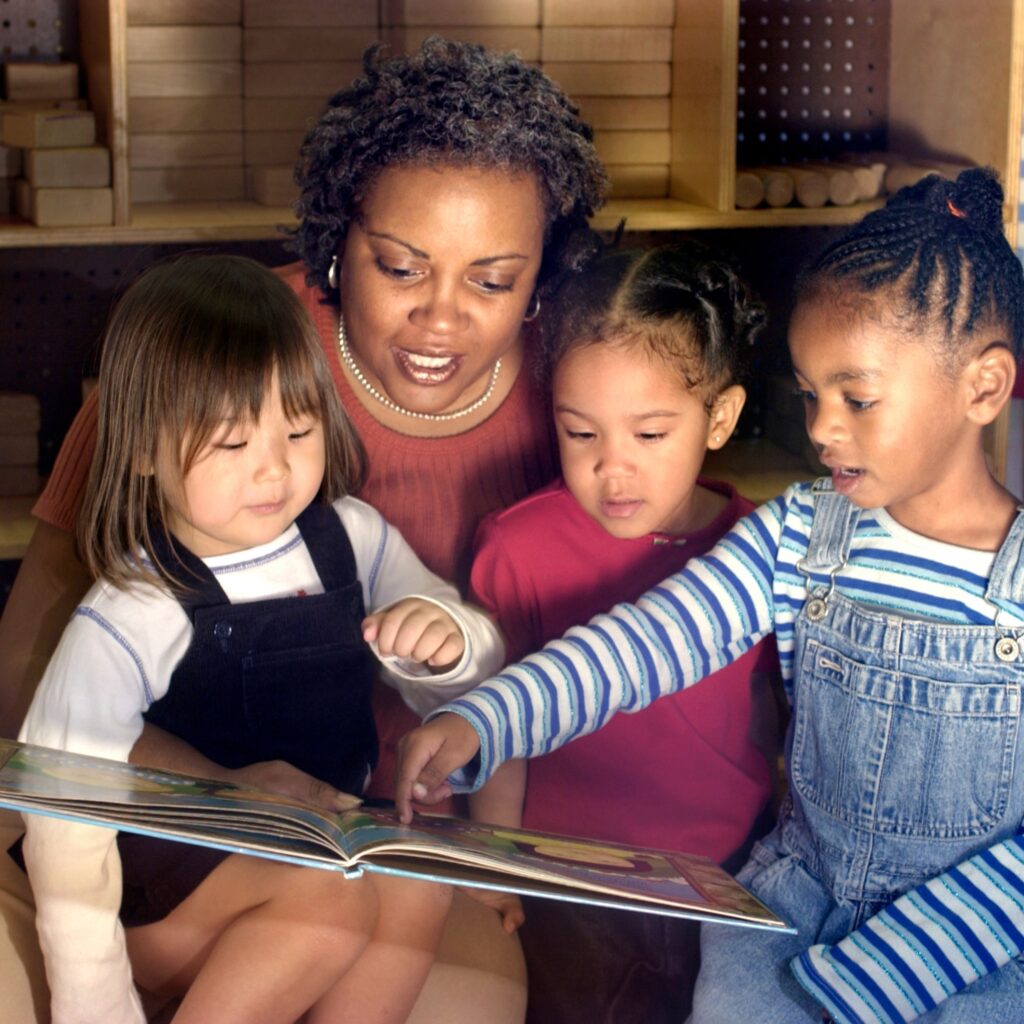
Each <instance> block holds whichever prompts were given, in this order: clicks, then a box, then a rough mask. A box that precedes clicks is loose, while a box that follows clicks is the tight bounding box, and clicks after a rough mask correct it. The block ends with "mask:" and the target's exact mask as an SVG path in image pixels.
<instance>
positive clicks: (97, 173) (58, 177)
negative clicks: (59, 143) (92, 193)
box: [25, 146, 110, 188]
mask: <svg viewBox="0 0 1024 1024" xmlns="http://www.w3.org/2000/svg"><path fill="white" fill-rule="evenodd" d="M25 178H26V179H27V180H28V183H29V184H30V185H32V186H33V188H107V187H109V185H110V150H109V149H107V147H106V146H78V147H74V148H57V149H26V150H25Z"/></svg>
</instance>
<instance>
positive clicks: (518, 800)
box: [465, 760, 526, 935]
mask: <svg viewBox="0 0 1024 1024" xmlns="http://www.w3.org/2000/svg"><path fill="white" fill-rule="evenodd" d="M525 797H526V762H525V761H521V760H516V761H507V762H506V763H505V764H503V765H502V766H501V767H500V768H499V769H498V770H497V771H496V772H495V773H494V775H493V776H491V780H490V781H489V782H488V783H487V784H486V785H485V786H483V787H482V788H481V789H478V790H477V791H476V792H475V793H470V794H469V800H468V803H469V816H470V817H471V818H472V819H473V820H474V821H484V822H487V823H488V824H490V825H507V826H508V827H510V828H519V827H520V825H522V823H523V801H524V799H525ZM465 892H466V895H467V896H470V897H472V898H473V899H475V900H477V901H479V902H480V903H483V904H484V906H487V907H491V908H492V909H493V910H494V911H496V912H497V914H498V916H499V917H500V918H501V926H502V927H503V928H504V929H505V931H506V932H508V933H509V934H510V935H511V934H512V933H513V932H514V931H515V930H516V929H517V928H518V927H519V926H520V925H521V924H522V923H523V922H524V921H525V920H526V914H525V913H524V912H523V902H522V900H520V898H519V897H518V896H517V895H516V894H515V893H512V892H500V891H498V890H492V889H477V888H475V887H474V888H466V890H465Z"/></svg>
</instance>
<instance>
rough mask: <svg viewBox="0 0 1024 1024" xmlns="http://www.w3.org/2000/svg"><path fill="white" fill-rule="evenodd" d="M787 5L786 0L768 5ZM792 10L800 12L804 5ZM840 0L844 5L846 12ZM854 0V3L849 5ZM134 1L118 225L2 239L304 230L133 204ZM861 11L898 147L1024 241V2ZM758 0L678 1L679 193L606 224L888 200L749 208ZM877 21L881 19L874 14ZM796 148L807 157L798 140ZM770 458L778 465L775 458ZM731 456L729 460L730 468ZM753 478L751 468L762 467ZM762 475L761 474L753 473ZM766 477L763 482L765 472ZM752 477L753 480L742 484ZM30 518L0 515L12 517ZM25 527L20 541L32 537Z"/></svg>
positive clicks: (110, 130) (770, 473) (653, 228)
mask: <svg viewBox="0 0 1024 1024" xmlns="http://www.w3.org/2000/svg"><path fill="white" fill-rule="evenodd" d="M764 2H766V3H767V4H769V5H770V6H771V7H772V9H773V10H774V12H775V13H776V14H777V13H778V11H779V10H780V9H782V7H783V6H784V5H785V2H786V0H764ZM801 6H802V5H799V6H798V5H797V3H796V2H795V0H794V2H793V3H791V4H790V5H789V7H790V8H791V13H792V15H793V21H794V22H795V21H796V18H797V16H798V15H799V13H800V10H799V8H800V7H801ZM840 6H841V5H839V4H838V3H836V4H835V5H834V7H835V9H836V12H837V13H841V11H840ZM846 6H847V5H845V4H844V5H842V7H846ZM126 7H127V0H80V2H79V22H80V58H81V61H82V63H83V64H84V67H85V72H86V79H87V82H88V91H89V98H90V101H91V104H92V106H93V108H94V109H95V111H96V114H97V122H98V129H99V133H100V141H102V142H103V143H104V144H106V145H108V146H109V147H110V150H111V155H112V164H113V188H114V210H115V214H114V224H113V225H111V226H109V227H93V228H66V229H60V228H50V229H45V228H36V227H34V226H32V225H29V224H26V223H23V222H14V221H7V222H4V221H0V247H3V248H35V247H45V246H76V245H81V246H96V245H100V246H105V245H126V244H128V245H131V244H149V243H163V242H185V243H188V242H202V243H217V242H230V241H243V240H258V239H268V238H276V237H279V236H280V232H281V228H282V227H289V226H292V225H294V223H295V221H294V216H293V214H292V211H291V210H290V209H288V208H287V207H265V206H260V205H258V204H256V203H248V202H234V203H189V204H185V203H182V204H135V205H133V204H132V201H131V195H130V185H129V163H128V131H129V125H128V102H127V52H126V50H127V47H126V38H127V13H126ZM850 7H851V9H854V10H857V11H859V12H867V11H869V10H882V9H883V8H884V15H885V18H886V19H887V24H888V39H887V43H888V49H887V53H888V66H887V67H885V68H883V69H882V72H881V73H883V74H884V75H885V78H886V84H887V90H886V103H887V108H886V109H885V110H884V111H883V112H882V116H883V119H884V122H885V127H886V133H887V136H888V143H889V148H890V149H891V150H892V151H893V152H901V153H905V154H908V155H914V154H918V155H930V156H932V157H935V158H945V159H948V160H958V161H965V162H973V163H978V164H986V165H990V166H992V167H994V168H995V169H996V170H997V171H998V172H999V174H1000V176H1001V178H1002V181H1003V186H1004V189H1005V192H1006V207H1005V216H1004V223H1005V227H1006V233H1007V237H1008V238H1009V239H1010V241H1011V243H1013V244H1015V243H1016V234H1017V211H1018V202H1019V200H1020V198H1021V197H1020V195H1019V191H1020V157H1021V152H1020V150H1021V130H1022V113H1024V110H1022V107H1024V0H970V2H967V0H882V2H879V3H875V2H874V0H871V2H868V0H859V2H858V0H851V3H850ZM759 10H760V9H759V4H758V0H745V2H744V3H743V4H741V2H740V0H675V27H674V30H673V64H672V101H671V104H672V106H671V109H672V114H671V133H672V141H671V166H670V197H669V198H665V199H647V200H641V199H632V200H629V199H622V200H613V201H610V202H609V203H608V204H607V205H606V206H605V208H604V209H602V210H601V211H600V212H599V213H598V215H597V216H596V217H595V220H594V224H595V226H596V227H598V228H600V229H613V228H615V227H616V226H617V224H618V223H619V222H620V220H622V219H623V218H625V220H626V228H627V230H630V231H637V232H641V231H642V232H659V231H685V230H703V229H730V228H754V227H758V228H766V229H781V228H787V227H799V226H808V225H841V224H848V223H852V222H854V221H856V220H858V219H859V218H860V217H861V216H863V214H864V213H865V212H867V211H868V210H869V209H872V208H873V207H875V206H877V205H879V204H878V203H877V202H876V203H867V204H865V203H861V204H857V205H855V206H846V207H832V206H826V207H822V208H819V209H801V208H797V207H788V208H785V209H755V210H737V209H735V208H734V198H735V177H736V171H735V168H736V162H737V106H738V105H737V90H738V81H739V65H740V61H739V52H740V43H741V29H742V19H741V14H745V15H746V16H747V17H748V18H749V17H754V16H757V15H758V14H759ZM866 16H868V17H870V16H871V15H870V14H867V15H866ZM792 155H793V157H794V158H796V157H798V156H799V155H800V146H799V144H798V143H797V142H794V144H793V150H792ZM1008 424H1009V419H1008V416H1004V417H1002V418H1001V420H1000V421H999V422H998V423H997V424H996V425H995V427H994V429H993V430H992V432H991V436H990V453H991V456H992V462H993V466H994V467H995V470H996V472H997V473H999V474H1000V475H1004V470H1005V466H1006V459H1007V445H1008V431H1009V425H1008ZM747 449H751V451H753V452H754V454H755V455H756V457H755V458H753V459H752V461H751V460H748V461H751V464H750V465H747V463H746V462H744V460H743V459H742V458H740V460H739V462H738V463H737V464H736V465H735V466H733V467H729V466H728V465H724V464H723V466H722V468H723V469H725V470H726V471H727V472H728V471H730V469H731V470H734V471H735V472H734V476H735V480H736V482H737V483H739V484H740V486H741V487H745V489H746V490H747V491H748V492H749V493H751V494H757V493H759V489H762V490H763V487H762V484H764V482H765V480H768V479H769V478H771V481H772V488H773V489H776V488H775V486H774V485H775V483H777V482H778V479H777V476H778V472H780V471H781V472H782V473H792V474H793V478H794V479H795V478H796V477H797V476H799V475H806V471H803V472H801V471H800V467H799V465H798V463H797V462H792V461H790V460H789V458H788V456H787V455H786V453H783V452H781V450H774V449H772V447H771V446H770V444H768V443H767V442H760V443H759V445H758V444H756V443H755V444H754V445H753V446H751V445H749V444H748V445H747V446H746V447H745V448H744V451H746V450H747ZM765 460H767V462H768V463H769V465H765ZM728 461H729V460H728V459H725V460H724V462H725V463H728ZM751 474H753V476H752V475H751ZM755 477H756V479H755ZM762 478H763V479H762ZM744 481H747V482H746V483H744ZM4 518H18V516H17V515H15V516H13V517H12V516H11V514H10V513H9V512H8V513H7V516H5V515H4V512H3V510H0V520H2V519H4ZM20 536H21V535H20V534H19V537H18V539H17V540H16V541H15V544H16V545H17V544H18V543H20Z"/></svg>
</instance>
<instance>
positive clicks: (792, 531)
mask: <svg viewBox="0 0 1024 1024" xmlns="http://www.w3.org/2000/svg"><path fill="white" fill-rule="evenodd" d="M810 486H811V485H810V484H796V485H794V486H792V487H790V488H789V489H788V490H787V491H786V492H785V494H783V495H781V496H780V497H778V498H776V499H774V500H773V501H770V502H768V503H767V504H765V505H762V506H761V507H760V508H758V509H756V510H755V511H754V512H752V513H751V514H750V515H748V516H746V517H745V518H744V519H741V520H740V521H739V522H738V523H737V524H736V525H735V526H734V527H733V528H732V530H730V531H729V533H727V534H726V535H725V536H724V537H723V538H722V540H721V541H720V542H719V543H718V544H717V545H716V546H715V548H714V549H713V550H712V551H710V552H708V554H706V555H704V556H703V557H700V558H694V559H692V560H691V561H690V562H688V563H687V565H686V567H685V568H684V569H683V570H682V571H681V572H679V573H676V574H675V575H674V576H671V577H669V578H668V579H667V580H665V581H664V582H663V583H661V584H659V585H658V586H657V587H654V588H653V589H651V590H649V591H648V592H647V593H646V594H644V595H643V596H642V597H641V598H640V599H639V600H638V601H637V602H636V603H635V604H621V605H617V606H616V607H615V608H614V609H612V611H611V612H609V613H608V614H606V615H599V616H597V617H596V618H594V619H592V620H591V622H590V623H589V624H588V625H587V626H582V627H576V628H574V629H571V630H570V631H569V632H568V633H567V634H566V635H565V636H564V637H563V638H562V639H560V640H555V641H552V642H551V643H549V644H548V645H547V646H546V647H544V649H543V650H542V651H540V652H539V653H537V654H534V655H531V656H530V657H529V658H526V659H524V660H523V661H521V662H519V663H518V664H516V665H513V666H510V667H508V668H506V669H505V670H504V671H503V672H502V673H501V674H500V675H499V676H497V677H496V678H494V679H492V680H490V681H488V682H487V683H485V684H483V685H481V686H479V687H477V688H476V689H475V690H473V691H471V692H470V693H468V694H466V695H465V696H464V697H461V698H460V699H458V700H456V701H453V702H451V703H450V704H446V705H444V706H443V707H442V708H440V709H438V712H437V713H440V712H441V711H452V712H455V713H457V714H459V715H462V716H463V717H464V718H466V719H467V720H468V721H469V722H470V724H471V725H472V726H473V727H474V729H475V730H476V732H477V733H478V734H479V737H480V743H481V746H480V760H479V771H478V772H477V773H476V775H475V777H470V776H468V775H467V776H463V777H461V778H460V777H459V776H457V777H456V780H457V781H459V782H463V783H467V784H471V785H472V786H473V787H476V786H479V785H482V784H483V782H484V781H486V779H487V778H489V777H490V775H491V773H492V772H493V771H494V769H495V768H496V767H497V766H498V765H499V764H500V763H501V762H502V761H505V760H508V759H509V758H512V757H532V756H536V755H538V754H543V753H546V752H547V751H549V750H552V749H554V748H555V747H559V746H562V745H563V744H565V743H567V742H569V741H570V740H572V739H574V738H576V737H577V736H581V735H585V734H586V733H589V732H592V731H594V730H595V729H598V728H600V727H601V726H602V725H604V724H605V723H606V722H607V721H608V719H609V718H611V716H612V715H613V714H615V713H616V712H617V711H626V712H630V711H639V710H640V709H641V708H643V707H646V706H647V705H648V704H649V703H651V701H653V700H655V699H656V698H657V697H660V696H662V695H664V694H666V693H671V692H674V691H676V690H678V689H681V688H683V687H685V686H689V685H691V684H692V683H695V682H697V681H698V680H700V679H702V678H703V677H704V676H706V675H709V674H710V673H712V672H714V671H715V670H717V669H719V668H721V667H722V666H723V665H725V664H727V663H728V662H730V661H732V660H734V659H735V658H737V657H739V655H741V654H742V653H743V652H744V651H746V650H748V649H749V648H750V647H751V646H752V645H753V644H755V643H756V642H757V641H758V640H760V639H762V638H763V637H764V636H765V635H766V634H768V633H770V632H773V631H774V632H775V635H776V640H777V644H778V649H779V657H780V660H781V666H782V675H783V680H784V683H785V686H786V689H787V692H788V693H789V694H790V695H791V692H792V681H793V645H794V633H793V630H794V625H795V621H796V617H797V615H798V613H799V612H800V609H801V608H802V607H803V605H804V602H805V601H806V599H807V578H806V576H805V575H804V574H802V573H801V572H800V571H799V570H798V569H797V563H798V562H799V561H800V559H801V558H802V557H803V555H804V554H805V553H806V551H807V543H808V537H809V535H810V527H811V518H812V513H813V499H812V497H811V493H810ZM994 559H995V556H994V554H993V553H992V552H986V551H975V550H970V549H966V548H961V547H957V546H954V545H950V544H944V543H942V542H940V541H934V540H930V539H929V538H926V537H922V536H920V535H918V534H915V533H912V532H911V531H909V530H907V529H905V528H903V527H902V526H900V525H899V524H898V523H897V522H895V521H894V520H893V519H892V517H891V516H889V515H888V513H886V512H885V511H884V510H882V509H876V510H869V511H865V512H864V513H863V514H862V515H861V516H860V518H859V521H858V524H857V529H856V533H855V535H854V537H853V541H852V545H851V549H850V555H849V561H848V563H847V564H846V565H845V566H844V568H843V570H842V572H841V573H839V575H838V576H837V577H836V581H835V583H836V590H837V591H838V592H839V593H842V594H844V595H845V596H847V597H848V598H849V599H851V600H854V601H857V602H858V603H859V604H862V605H866V606H870V607H874V608H877V609H880V610H884V611H886V612H888V613H891V614H896V615H902V616H905V617H907V618H913V619H919V620H927V621H934V622H944V623H949V624H955V625H985V624H990V623H992V622H993V621H994V618H995V614H996V611H997V609H996V608H995V607H994V606H993V605H992V604H990V603H989V602H988V601H987V600H986V599H985V590H986V586H987V583H988V576H989V573H990V572H991V569H992V565H993V562H994ZM823 582H825V578H824V577H816V578H815V583H816V584H818V583H823ZM1021 601H1022V602H1024V595H1022V598H1021ZM1000 623H1001V624H1002V625H1006V626H1014V625H1022V626H1024V603H1015V604H1013V605H1011V606H1009V607H1005V608H1004V609H1003V610H1002V615H1001V617H1000ZM463 788H465V787H463Z"/></svg>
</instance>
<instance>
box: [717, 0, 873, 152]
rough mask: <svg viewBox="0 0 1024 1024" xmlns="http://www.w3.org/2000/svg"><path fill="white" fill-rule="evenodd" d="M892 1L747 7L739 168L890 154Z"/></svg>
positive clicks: (799, 1)
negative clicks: (885, 151) (880, 152)
mask: <svg viewBox="0 0 1024 1024" xmlns="http://www.w3.org/2000/svg"><path fill="white" fill-rule="evenodd" d="M889 10H890V0H741V2H740V38H739V75H738V89H739V95H738V97H737V126H736V131H737V136H736V137H737V146H736V152H737V161H738V163H740V164H749V165H763V164H772V163H779V162H784V161H786V160H792V159H797V158H799V159H826V158H828V157H832V156H835V155H836V154H838V153H841V152H866V151H868V150H873V149H885V148H886V119H887V113H888V94H889V87H888V66H889V25H890V16H889Z"/></svg>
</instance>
